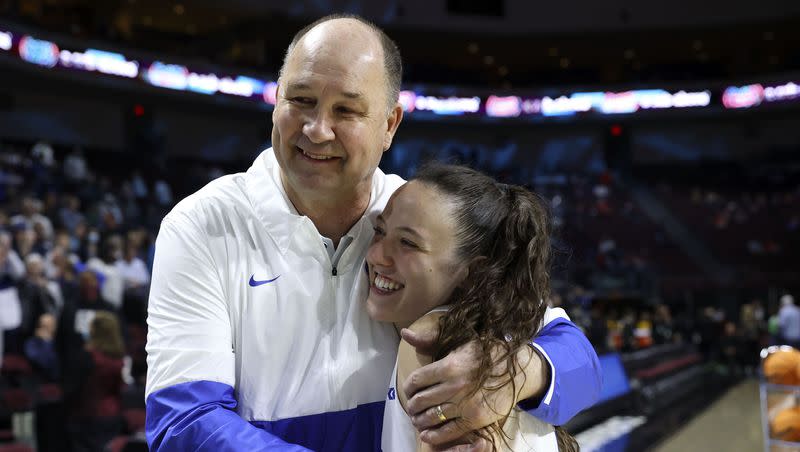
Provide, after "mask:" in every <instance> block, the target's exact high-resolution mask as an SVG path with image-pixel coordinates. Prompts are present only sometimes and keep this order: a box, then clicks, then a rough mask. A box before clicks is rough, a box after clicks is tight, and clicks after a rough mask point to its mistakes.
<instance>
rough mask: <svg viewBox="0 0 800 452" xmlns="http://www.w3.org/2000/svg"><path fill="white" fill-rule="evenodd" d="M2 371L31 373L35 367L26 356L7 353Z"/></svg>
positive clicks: (5, 372)
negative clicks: (32, 366)
mask: <svg viewBox="0 0 800 452" xmlns="http://www.w3.org/2000/svg"><path fill="white" fill-rule="evenodd" d="M2 372H3V373H4V374H25V375H28V374H31V373H33V369H32V368H31V365H30V363H29V362H28V360H27V359H25V357H24V356H20V355H5V356H3V367H2Z"/></svg>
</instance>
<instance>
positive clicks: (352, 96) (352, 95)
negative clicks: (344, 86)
mask: <svg viewBox="0 0 800 452" xmlns="http://www.w3.org/2000/svg"><path fill="white" fill-rule="evenodd" d="M342 96H344V97H346V98H348V99H356V100H358V99H361V98H362V97H364V95H363V94H362V93H359V92H352V91H345V92H343V93H342Z"/></svg>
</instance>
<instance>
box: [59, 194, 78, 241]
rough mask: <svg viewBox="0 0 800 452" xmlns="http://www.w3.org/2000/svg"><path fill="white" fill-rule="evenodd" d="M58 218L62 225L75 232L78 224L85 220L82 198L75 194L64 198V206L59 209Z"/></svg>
mask: <svg viewBox="0 0 800 452" xmlns="http://www.w3.org/2000/svg"><path fill="white" fill-rule="evenodd" d="M58 218H59V221H60V222H61V226H62V227H64V228H66V229H67V231H69V232H71V233H74V232H75V230H76V229H77V228H78V224H80V223H81V222H83V221H84V216H83V214H82V213H81V200H80V198H78V197H77V196H75V195H67V196H66V197H65V198H64V206H63V207H62V208H61V209H60V210H59V211H58Z"/></svg>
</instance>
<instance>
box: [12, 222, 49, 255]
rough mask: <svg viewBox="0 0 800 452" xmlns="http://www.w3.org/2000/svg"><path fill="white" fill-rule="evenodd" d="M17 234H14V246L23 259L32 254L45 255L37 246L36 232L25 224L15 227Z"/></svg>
mask: <svg viewBox="0 0 800 452" xmlns="http://www.w3.org/2000/svg"><path fill="white" fill-rule="evenodd" d="M15 230H16V233H15V234H14V244H15V245H16V251H17V254H18V255H19V257H20V258H21V259H25V258H26V257H28V255H29V254H31V253H37V254H43V253H42V252H43V251H44V250H42V249H40V248H39V247H38V246H37V242H38V240H37V237H36V231H34V230H33V228H31V227H28V226H27V225H26V224H24V223H18V224H17V225H16V226H15Z"/></svg>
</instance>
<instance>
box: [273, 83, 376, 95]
mask: <svg viewBox="0 0 800 452" xmlns="http://www.w3.org/2000/svg"><path fill="white" fill-rule="evenodd" d="M286 89H287V90H297V91H304V90H309V89H311V85H310V84H309V83H307V82H302V81H300V82H291V83H289V84H288V85H287V87H286ZM342 96H344V97H346V98H348V99H354V100H360V99H363V98H364V93H362V92H359V91H344V92H342Z"/></svg>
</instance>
